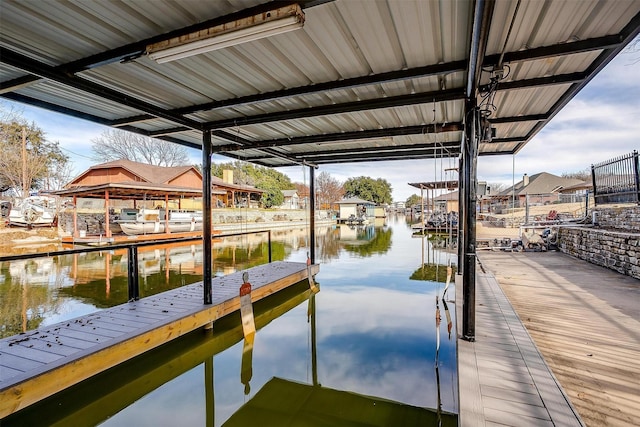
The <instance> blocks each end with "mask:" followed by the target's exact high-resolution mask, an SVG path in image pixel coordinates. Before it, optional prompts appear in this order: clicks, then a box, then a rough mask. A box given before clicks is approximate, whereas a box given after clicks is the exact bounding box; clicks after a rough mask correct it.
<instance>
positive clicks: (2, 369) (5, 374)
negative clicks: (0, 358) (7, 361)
mask: <svg viewBox="0 0 640 427" xmlns="http://www.w3.org/2000/svg"><path fill="white" fill-rule="evenodd" d="M22 372H23V371H18V370H17V369H13V368H11V367H9V366H3V365H0V387H2V381H6V380H7V379H9V378H12V377H15V376H16V375H18V374H21V373H22Z"/></svg>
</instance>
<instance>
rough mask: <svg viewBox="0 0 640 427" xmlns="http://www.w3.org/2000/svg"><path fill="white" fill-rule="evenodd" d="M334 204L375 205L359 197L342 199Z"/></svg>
mask: <svg viewBox="0 0 640 427" xmlns="http://www.w3.org/2000/svg"><path fill="white" fill-rule="evenodd" d="M336 203H337V204H338V205H375V203H373V202H370V201H368V200H364V199H361V198H359V197H347V198H346V199H342V200H340V201H338V202H336Z"/></svg>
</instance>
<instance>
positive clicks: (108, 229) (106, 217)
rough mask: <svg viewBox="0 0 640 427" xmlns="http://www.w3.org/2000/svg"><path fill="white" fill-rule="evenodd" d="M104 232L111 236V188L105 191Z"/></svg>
mask: <svg viewBox="0 0 640 427" xmlns="http://www.w3.org/2000/svg"><path fill="white" fill-rule="evenodd" d="M104 234H105V235H106V236H107V237H111V226H110V225H109V190H107V191H105V192H104Z"/></svg>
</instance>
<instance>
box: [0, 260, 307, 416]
mask: <svg viewBox="0 0 640 427" xmlns="http://www.w3.org/2000/svg"><path fill="white" fill-rule="evenodd" d="M318 270H319V267H318V265H312V266H311V267H310V272H311V274H312V275H314V274H316V273H317V272H318ZM245 271H247V272H248V273H249V282H250V283H251V285H252V292H251V299H252V301H254V302H255V301H258V300H260V299H262V298H265V297H267V296H269V295H271V294H273V293H275V292H277V291H279V290H281V289H284V288H286V287H288V286H290V285H292V284H295V283H298V282H300V281H302V280H305V279H307V278H308V272H309V268H308V267H307V265H306V264H304V263H294V262H274V263H271V264H265V265H260V266H257V267H253V268H250V269H248V270H245ZM242 273H243V272H237V273H233V274H230V275H227V276H223V277H216V278H214V279H213V283H212V284H213V304H210V305H205V304H203V293H204V289H203V283H202V282H199V283H195V284H192V285H187V286H184V287H181V288H177V289H173V290H171V291H167V292H163V293H161V294H157V295H153V296H150V297H146V298H142V299H140V300H138V301H133V302H129V303H126V304H122V305H119V306H116V307H112V308H108V309H104V310H100V311H97V312H95V313H92V314H89V315H86V316H82V317H79V318H76V319H72V320H69V321H66V322H62V323H58V324H55V325H50V326H47V327H44V328H41V329H37V330H34V331H29V332H27V333H25V334H21V335H18V336H13V337H9V338H5V339H2V340H0V419H1V418H3V417H5V416H7V415H9V414H11V413H14V412H16V411H18V410H20V409H22V408H24V407H26V406H29V405H31V404H33V403H35V402H38V401H40V400H42V399H44V398H46V397H48V396H51V395H53V394H55V393H57V392H59V391H61V390H64V389H65V388H68V387H70V386H72V385H74V384H77V383H78V382H80V381H82V380H84V379H86V378H89V377H91V376H93V375H95V374H97V373H99V372H102V371H105V370H107V369H109V368H111V367H113V366H115V365H117V364H119V363H122V362H124V361H126V360H129V359H131V358H133V357H135V356H137V355H140V354H142V353H144V352H146V351H148V350H150V349H153V348H155V347H157V346H159V345H162V344H164V343H166V342H167V341H170V340H172V339H175V338H177V337H179V336H182V335H184V334H186V333H188V332H191V331H193V330H195V329H198V328H201V327H203V326H205V325H208V324H210V323H211V322H213V321H215V320H216V319H218V318H221V317H223V316H225V315H227V314H230V313H233V312H235V311H237V310H239V309H240V297H239V288H240V285H242V283H243V282H242Z"/></svg>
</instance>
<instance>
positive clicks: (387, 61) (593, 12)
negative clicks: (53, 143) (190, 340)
mask: <svg viewBox="0 0 640 427" xmlns="http://www.w3.org/2000/svg"><path fill="white" fill-rule="evenodd" d="M0 7H1V8H2V11H1V12H2V13H1V14H0V19H1V22H0V24H1V25H0V38H1V40H2V43H1V47H0V62H1V63H2V65H3V69H2V73H1V74H2V76H1V81H2V83H1V84H2V91H1V93H0V96H2V97H3V98H5V99H9V100H12V101H17V102H21V103H25V104H28V105H33V106H37V107H41V108H46V109H49V110H52V111H57V112H60V113H63V114H68V115H71V116H74V117H78V118H82V119H85V120H90V121H93V122H95V123H100V124H102V125H106V126H112V127H118V128H121V129H126V130H127V131H131V132H136V133H140V134H143V135H147V136H151V137H156V138H160V139H163V140H166V141H171V142H174V143H177V144H183V145H185V146H188V147H191V148H197V149H201V150H202V168H203V170H204V171H210V170H211V162H212V155H213V154H222V155H226V156H228V157H231V158H234V159H239V160H243V161H248V162H252V163H255V164H258V165H263V166H267V167H281V166H295V165H304V166H307V167H309V171H310V177H311V180H310V182H311V193H313V192H314V173H315V169H316V168H318V167H321V166H322V165H326V164H347V163H352V162H375V161H390V160H408V159H411V160H416V159H433V158H435V157H436V154H437V153H442V152H443V151H446V152H447V155H448V156H450V157H453V158H456V159H457V160H458V162H459V164H458V166H459V167H458V170H459V172H460V173H459V194H460V203H459V204H460V206H461V215H460V221H459V232H458V243H459V244H458V248H459V250H458V260H459V262H458V264H457V265H458V270H457V275H458V278H459V281H460V284H461V292H460V295H461V301H460V302H459V311H458V314H459V315H460V316H461V331H460V341H459V344H460V347H459V349H460V350H459V351H464V349H465V348H468V346H467V345H466V344H465V343H473V342H474V341H476V340H478V341H480V340H481V336H479V335H477V334H476V320H477V319H476V305H477V304H476V253H475V248H476V245H475V215H476V185H477V177H476V167H475V166H476V160H477V157H478V156H496V155H514V154H516V153H518V152H519V151H520V150H521V149H522V148H523V147H524V146H525V145H526V144H527V143H528V142H530V141H531V140H532V139H533V138H534V137H535V136H536V135H537V133H538V132H540V130H541V129H542V128H543V127H544V126H545V125H546V124H547V123H548V122H549V121H550V120H552V119H553V117H554V116H555V115H556V114H557V113H558V112H559V111H560V110H561V109H562V108H563V107H564V106H566V105H567V103H568V102H569V101H570V100H571V99H572V98H573V97H574V96H575V95H576V94H577V93H579V92H580V91H581V90H582V89H583V88H584V87H585V85H587V84H588V83H589V81H590V80H591V79H592V78H593V77H594V76H595V75H596V74H597V73H598V72H600V71H601V70H602V69H603V68H604V67H605V66H606V65H607V63H609V62H610V61H611V60H612V59H613V58H614V57H615V56H616V55H617V54H618V53H620V52H621V51H622V50H623V49H624V48H625V46H627V45H628V44H629V43H631V42H632V41H633V40H634V39H635V38H636V36H637V35H638V33H639V32H640V2H638V1H636V0H617V1H566V0H549V1H545V2H540V1H537V0H523V1H494V0H473V1H468V0H453V1H417V0H416V1H393V0H381V1H377V2H372V3H367V4H366V6H364V3H363V2H359V1H352V0H335V1H331V0H300V1H298V2H296V3H290V2H281V1H272V2H268V1H264V0H247V1H243V2H240V3H238V2H219V1H216V0H208V1H194V2H183V1H167V2H163V3H159V5H158V7H148V3H147V2H136V1H132V2H79V3H77V2H74V3H71V2H68V3H60V2H57V1H47V0H43V1H39V2H9V1H6V2H3V3H2V4H1V6H0ZM257 24H261V25H257ZM265 26H266V27H268V30H267V31H264V29H265ZM230 28H234V29H235V28H241V29H242V34H243V36H242V37H233V35H232V36H229V34H231V31H232V30H231V29H230ZM27 29H28V30H27ZM27 32H28V37H27V36H26V33H27ZM196 39H197V40H196ZM194 41H195V44H194V43H193V42H194ZM211 184H212V178H211V174H210V173H205V174H204V176H203V181H202V189H203V204H204V208H205V209H204V212H205V214H204V230H205V231H204V235H203V239H202V245H203V251H204V259H205V269H204V271H203V283H204V289H203V294H204V303H205V304H211V303H212V289H211V286H210V285H211V281H212V274H211V270H210V268H207V267H206V265H207V263H206V261H207V260H209V261H210V260H211V235H210V230H211V227H210V226H211V215H210V213H209V212H210V207H211V205H212V194H211V191H210V190H211ZM314 203H315V202H314V198H313V197H311V198H310V204H311V210H312V211H313V210H314ZM313 218H314V216H313V215H311V222H312V223H311V232H312V233H311V243H310V247H311V251H310V260H311V262H312V263H313V262H315V244H314V237H313V230H314V227H313V225H314V224H313ZM460 363H462V362H460ZM465 366H466V365H465ZM467 373H468V370H461V371H460V381H461V383H462V382H463V381H464V379H463V377H464V375H466V374H467ZM478 393H480V391H479V390H478ZM480 401H481V399H474V400H464V399H462V398H461V405H460V423H461V425H476V423H479V422H481V423H484V420H485V418H484V417H485V414H486V412H483V408H482V405H481V403H478V402H480ZM0 415H2V414H0ZM478 420H480V421H478ZM478 425H480V424H478Z"/></svg>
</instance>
